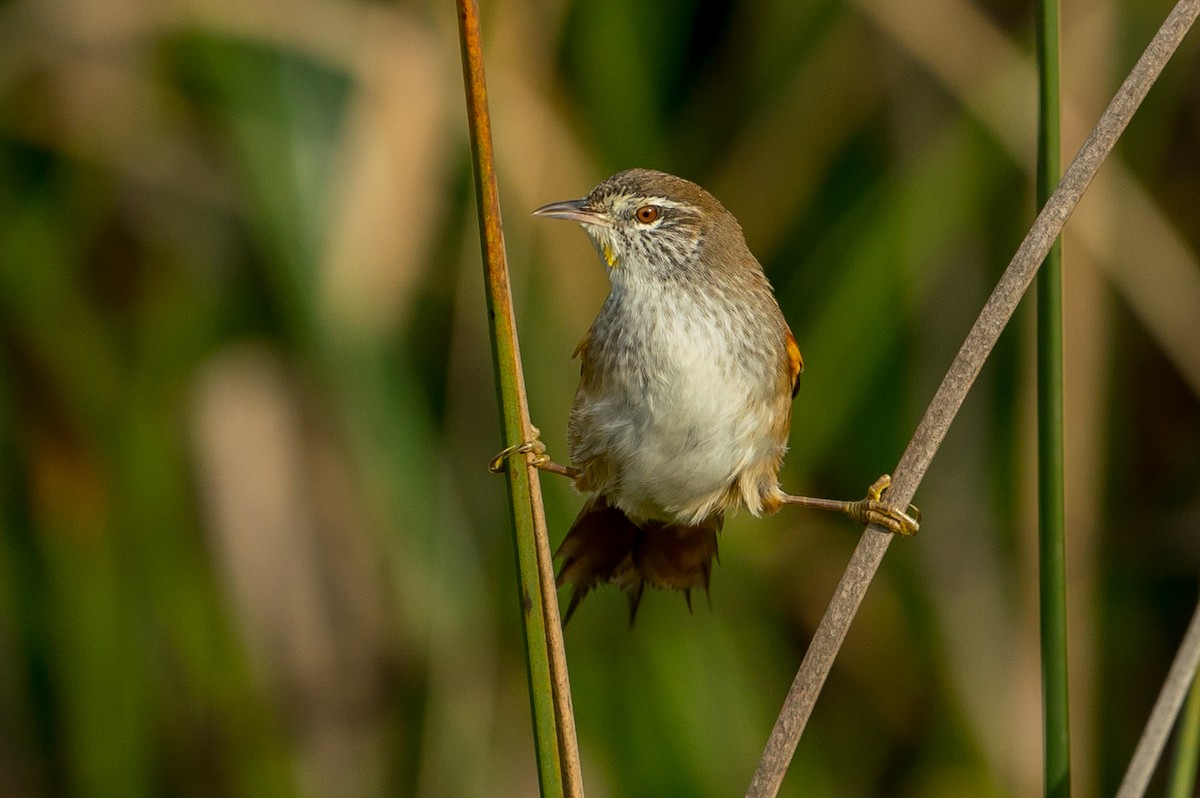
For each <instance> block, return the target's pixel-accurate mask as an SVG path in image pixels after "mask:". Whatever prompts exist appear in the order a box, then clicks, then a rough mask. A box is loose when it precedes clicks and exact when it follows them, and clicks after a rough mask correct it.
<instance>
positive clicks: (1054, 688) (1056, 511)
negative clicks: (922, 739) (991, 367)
mask: <svg viewBox="0 0 1200 798" xmlns="http://www.w3.org/2000/svg"><path fill="white" fill-rule="evenodd" d="M1058 57H1059V3H1058V0H1038V4H1037V62H1038V155H1037V176H1036V181H1035V182H1036V183H1037V204H1038V207H1041V206H1043V205H1044V204H1045V203H1046V201H1047V200H1048V199H1049V198H1050V194H1051V193H1052V192H1053V191H1054V186H1055V184H1057V183H1058V178H1059V174H1060V172H1061V166H1060V163H1059V140H1060V133H1059V130H1060V124H1059V117H1060V103H1059V70H1058ZM1037 404H1038V409H1037V452H1038V477H1037V484H1038V606H1039V611H1040V617H1041V648H1042V652H1041V653H1042V657H1041V659H1042V717H1043V737H1042V745H1043V748H1044V751H1045V753H1044V755H1043V765H1042V767H1043V773H1044V775H1043V779H1044V781H1043V784H1044V792H1045V794H1046V795H1047V796H1051V797H1052V798H1067V796H1069V795H1070V794H1071V746H1070V731H1069V730H1070V726H1069V723H1068V710H1069V706H1070V703H1069V700H1068V695H1069V693H1068V690H1067V556H1066V528H1065V527H1066V524H1065V517H1064V515H1065V510H1064V507H1065V499H1064V496H1063V470H1064V464H1063V318H1062V239H1061V238H1059V239H1056V240H1055V242H1054V246H1052V247H1051V248H1050V252H1049V254H1048V255H1047V256H1046V260H1045V262H1044V263H1042V268H1041V270H1040V271H1039V272H1038V276H1037Z"/></svg>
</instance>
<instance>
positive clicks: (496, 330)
mask: <svg viewBox="0 0 1200 798" xmlns="http://www.w3.org/2000/svg"><path fill="white" fill-rule="evenodd" d="M458 22H459V37H460V40H461V42H462V59H463V82H464V84H465V86H466V92H467V116H468V119H469V122H470V131H471V155H472V160H473V161H474V165H475V198H476V202H477V206H478V208H477V210H478V214H479V237H480V242H481V247H482V249H483V267H484V279H485V281H486V287H487V292H486V293H487V309H488V318H489V319H490V320H491V322H492V326H491V339H492V356H493V362H494V363H495V367H496V388H497V392H498V393H499V400H500V414H501V422H502V425H503V427H504V444H505V446H515V445H517V444H520V443H524V442H526V441H530V440H532V439H533V438H535V437H536V433H535V432H534V428H533V425H532V424H531V423H530V420H529V403H528V400H527V398H526V395H525V378H524V375H523V374H522V370H521V352H520V347H519V345H518V343H517V324H516V318H515V315H514V312H513V305H512V289H511V287H510V284H509V278H508V261H507V258H506V256H505V253H504V232H503V227H502V225H501V220H500V194H499V191H498V189H497V187H496V171H495V159H494V157H493V153H492V129H491V121H490V117H489V113H488V102H487V84H486V82H485V80H484V72H483V40H482V34H481V32H480V28H479V4H478V2H477V1H476V0H458ZM505 473H506V475H507V477H508V488H509V497H510V500H511V509H512V520H513V538H514V542H515V547H516V554H517V581H518V588H519V591H520V593H519V599H520V605H521V620H522V624H523V628H524V632H525V653H526V660H525V661H526V665H527V668H528V676H529V700H530V704H531V710H532V713H533V736H534V744H535V747H536V752H537V765H538V780H539V783H540V785H541V793H542V795H543V796H560V795H566V796H569V798H574V797H575V796H582V795H583V783H582V778H581V775H580V767H579V752H578V745H577V743H576V738H575V720H574V717H573V715H572V711H571V690H570V684H569V682H568V680H567V666H566V655H565V653H564V650H563V638H562V623H561V622H560V620H559V613H558V594H557V592H556V589H555V585H554V569H553V563H552V562H551V554H550V544H549V537H548V535H547V533H546V517H545V513H544V509H543V506H542V492H541V483H540V482H539V480H538V473H537V469H536V468H534V467H533V466H532V465H531V464H530V460H529V458H528V457H527V456H524V455H520V456H516V455H514V456H511V457H507V458H505Z"/></svg>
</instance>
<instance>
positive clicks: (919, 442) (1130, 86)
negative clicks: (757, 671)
mask: <svg viewBox="0 0 1200 798" xmlns="http://www.w3.org/2000/svg"><path fill="white" fill-rule="evenodd" d="M1198 13H1200V0H1179V2H1178V3H1177V4H1176V5H1175V7H1174V9H1172V11H1171V13H1170V14H1169V15H1168V16H1167V19H1166V21H1165V22H1163V25H1162V27H1161V28H1159V30H1158V33H1156V34H1155V36H1154V38H1153V39H1152V40H1151V42H1150V44H1149V45H1147V47H1146V51H1145V52H1144V53H1142V56H1141V58H1139V59H1138V62H1137V63H1136V64H1135V65H1134V67H1133V70H1132V71H1131V72H1130V73H1129V76H1128V77H1127V78H1126V79H1125V82H1124V83H1122V84H1121V88H1120V89H1119V90H1118V91H1117V94H1116V96H1115V97H1114V98H1113V100H1112V102H1111V103H1109V106H1108V108H1107V109H1105V111H1104V114H1103V115H1102V116H1101V117H1100V120H1099V121H1098V122H1097V123H1096V127H1095V128H1094V129H1093V130H1092V132H1091V134H1090V135H1089V136H1088V138H1087V140H1086V141H1085V142H1084V143H1083V146H1082V147H1081V148H1080V150H1079V152H1078V154H1076V156H1075V158H1074V160H1072V161H1071V164H1070V166H1068V167H1067V171H1066V172H1065V173H1064V174H1063V178H1062V180H1061V181H1060V182H1059V184H1058V188H1056V189H1055V190H1054V193H1053V194H1052V195H1051V196H1050V199H1049V201H1048V202H1047V203H1046V205H1045V206H1044V207H1043V208H1042V210H1041V212H1040V213H1039V214H1038V217H1037V219H1036V221H1035V222H1034V224H1033V227H1032V228H1031V229H1030V231H1029V233H1028V234H1026V236H1025V239H1024V240H1023V241H1022V242H1021V245H1020V247H1018V249H1017V252H1016V254H1015V255H1013V258H1012V261H1010V262H1009V265H1008V268H1007V269H1005V272H1004V275H1003V276H1002V277H1001V278H1000V282H999V283H998V284H997V286H996V288H995V290H994V291H993V292H992V295H991V296H990V297H989V298H988V301H987V304H985V305H984V308H983V311H982V312H981V313H980V315H979V318H978V319H977V320H976V321H975V324H974V325H973V326H972V327H971V331H970V332H969V333H968V334H967V338H966V340H965V341H964V342H963V345H962V348H961V349H959V352H958V354H957V355H956V356H955V358H954V361H953V363H951V364H950V369H949V371H948V372H947V373H946V376H945V378H944V379H943V380H942V384H941V385H940V386H939V387H938V390H937V394H936V395H935V396H934V398H933V401H932V402H931V403H930V405H929V407H928V408H927V409H926V411H925V415H924V417H922V419H921V423H920V424H919V425H918V426H917V431H916V432H915V433H914V435H913V438H912V440H911V441H909V444H908V448H907V449H905V451H904V455H903V456H902V457H901V458H900V463H899V465H897V466H896V470H895V472H894V474H893V477H894V479H893V482H892V487H891V490H890V491H889V493H888V494H887V499H888V501H889V502H890V503H891V504H892V506H894V507H900V508H903V507H906V506H907V505H908V503H909V502H911V501H912V498H913V494H914V493H916V490H917V487H918V486H919V485H920V483H921V480H922V478H924V476H925V471H926V470H927V469H928V468H929V464H930V462H932V460H933V456H934V454H936V452H937V450H938V447H939V446H941V443H942V440H943V439H944V438H945V436H946V432H947V430H948V429H949V427H950V423H951V422H952V421H953V420H954V416H955V415H956V414H957V413H958V409H959V407H961V406H962V403H963V400H964V399H965V398H966V395H967V391H969V390H970V388H971V385H972V383H974V381H975V377H976V376H977V375H978V374H979V370H980V369H981V368H982V367H983V363H984V361H985V360H987V357H988V355H989V354H990V353H991V351H992V348H993V347H994V346H995V344H996V341H997V339H998V338H999V337H1000V333H1001V331H1003V329H1004V327H1005V325H1006V324H1007V323H1008V320H1009V318H1010V317H1011V316H1012V314H1013V311H1014V310H1015V309H1016V307H1017V303H1018V302H1019V301H1020V299H1021V297H1022V296H1023V295H1024V293H1025V291H1026V289H1028V287H1029V284H1030V283H1031V282H1032V281H1033V277H1034V274H1035V273H1036V272H1037V269H1038V265H1039V264H1040V263H1041V262H1042V261H1043V260H1044V259H1045V257H1046V254H1047V253H1048V252H1049V251H1050V247H1051V245H1052V244H1053V242H1054V240H1055V239H1056V238H1057V237H1058V235H1059V233H1060V232H1062V228H1063V226H1064V225H1065V224H1066V221H1067V218H1068V217H1069V216H1070V215H1071V212H1072V211H1073V210H1074V209H1075V206H1076V205H1077V204H1078V203H1079V198H1080V197H1081V196H1082V195H1083V192H1084V190H1086V189H1087V187H1088V185H1089V184H1090V183H1091V181H1092V178H1094V177H1095V176H1096V172H1097V171H1098V170H1099V169H1100V165H1101V164H1102V163H1103V162H1104V160H1105V158H1107V157H1108V154H1109V153H1110V152H1111V151H1112V148H1113V146H1114V145H1115V144H1116V141H1117V139H1118V138H1119V137H1120V135H1121V133H1122V132H1123V131H1124V130H1125V127H1126V126H1127V125H1128V124H1129V120H1130V119H1132V118H1133V114H1134V112H1135V111H1136V110H1137V108H1138V106H1139V105H1140V104H1141V102H1142V100H1143V99H1145V97H1146V93H1147V92H1149V90H1150V87H1151V86H1152V85H1153V84H1154V81H1155V79H1156V78H1157V77H1158V75H1159V73H1160V72H1162V69H1163V67H1164V66H1165V65H1166V63H1167V61H1169V60H1170V58H1171V56H1172V55H1173V54H1174V52H1175V50H1176V48H1178V46H1179V43H1180V42H1181V41H1182V40H1183V37H1184V35H1185V34H1186V33H1187V31H1188V29H1189V28H1190V27H1191V26H1192V23H1194V22H1195V20H1196V16H1197V14H1198ZM890 542H891V536H890V535H888V534H886V533H885V532H883V531H882V530H881V529H880V528H879V527H876V526H871V527H868V528H867V529H866V531H864V532H863V536H862V538H861V539H860V540H859V543H858V546H857V548H856V549H855V550H854V555H853V556H852V557H851V558H850V563H849V564H848V565H847V566H846V572H845V573H844V574H843V575H842V579H841V582H839V583H838V586H837V589H836V591H835V593H834V597H833V600H832V601H831V602H830V604H829V607H828V609H827V610H826V611H825V615H824V617H822V618H821V623H820V625H819V626H818V627H817V631H816V633H815V634H814V635H813V640H812V643H811V644H810V645H809V648H808V651H807V652H806V653H805V655H804V660H803V662H802V663H801V665H800V669H799V671H798V672H797V673H796V678H795V679H794V680H793V682H792V686H791V688H790V689H789V691H788V695H787V698H786V699H785V700H784V704H783V708H782V709H781V710H780V713H779V718H778V720H776V722H775V726H774V728H773V729H772V730H771V736H770V738H769V739H768V741H767V745H766V748H765V750H764V751H763V756H762V759H761V760H760V761H759V764H758V768H757V769H756V771H755V773H754V778H753V780H752V781H751V783H750V788H749V790H748V791H747V793H746V794H747V796H755V797H757V796H774V795H776V794H778V792H779V787H780V785H781V784H782V783H783V777H784V774H785V773H786V772H787V768H788V765H789V764H790V763H791V760H792V755H793V754H794V753H795V751H796V745H797V744H798V743H799V741H800V735H801V733H802V732H803V731H804V727H805V725H806V724H807V723H808V718H809V716H810V715H811V714H812V709H813V706H814V705H815V704H816V700H817V695H818V694H819V693H820V691H821V687H822V686H823V685H824V683H825V679H826V677H827V676H828V675H829V671H830V668H832V667H833V660H834V657H836V656H837V652H838V649H839V648H841V645H842V641H843V640H845V638H846V633H847V632H848V631H849V629H850V623H851V622H852V621H853V620H854V615H855V613H856V612H857V611H858V607H859V605H860V604H861V603H862V599H863V596H864V595H865V594H866V591H867V587H868V586H869V585H870V582H871V579H872V578H873V577H874V575H875V572H876V570H878V568H879V563H880V562H881V561H882V560H883V555H884V554H885V553H886V552H887V547H888V544H889V543H890Z"/></svg>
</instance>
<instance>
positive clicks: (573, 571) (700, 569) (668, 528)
mask: <svg viewBox="0 0 1200 798" xmlns="http://www.w3.org/2000/svg"><path fill="white" fill-rule="evenodd" d="M723 523H724V516H723V515H721V514H720V513H718V514H716V515H714V516H712V517H710V518H706V519H705V520H704V521H701V522H700V523H699V524H696V525H694V526H685V525H683V524H669V523H664V522H662V521H646V522H644V523H642V524H636V523H634V522H633V521H631V520H630V519H629V518H628V516H626V515H625V513H623V512H621V511H620V510H618V509H617V508H616V507H610V506H609V504H608V502H607V501H606V500H605V498H604V497H603V496H593V497H592V498H591V499H589V500H588V503H587V504H585V505H584V506H583V509H582V510H581V511H580V512H579V517H578V518H576V519H575V523H574V524H572V525H571V530H570V531H569V532H567V537H566V538H565V539H564V540H563V542H562V545H560V546H559V547H558V551H557V552H555V554H554V556H555V557H561V558H562V561H563V563H562V570H561V571H559V572H558V585H559V587H562V586H563V585H564V584H566V583H568V582H569V583H570V584H571V585H572V587H573V588H574V589H573V590H572V591H571V601H570V603H569V604H568V605H567V612H566V614H565V615H564V616H563V625H564V626H565V625H566V623H567V621H569V620H571V616H572V615H573V614H574V613H575V609H576V608H577V607H578V606H579V602H580V601H582V600H583V597H584V596H586V595H587V594H588V592H589V591H590V590H591V589H592V588H594V587H596V586H597V585H602V584H604V583H606V582H615V583H616V584H617V585H618V586H620V588H621V589H622V590H624V591H625V595H626V596H627V597H628V598H629V625H630V626H633V621H634V619H635V618H636V617H637V610H638V605H639V604H640V603H641V600H642V592H643V591H644V590H645V587H646V585H650V586H651V587H658V588H666V589H670V590H679V591H682V592H683V596H684V600H685V601H687V605H688V611H691V609H692V588H694V587H702V588H704V592H705V594H706V595H707V593H708V580H709V576H710V575H711V574H712V563H713V560H714V559H717V533H718V532H720V531H721V525H722V524H723Z"/></svg>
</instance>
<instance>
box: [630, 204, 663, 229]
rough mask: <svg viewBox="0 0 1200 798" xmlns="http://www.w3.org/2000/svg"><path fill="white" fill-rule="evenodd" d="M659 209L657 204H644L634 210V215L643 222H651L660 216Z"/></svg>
mask: <svg viewBox="0 0 1200 798" xmlns="http://www.w3.org/2000/svg"><path fill="white" fill-rule="evenodd" d="M658 214H659V210H658V206H657V205H643V206H642V207H640V208H638V209H637V211H636V212H634V214H633V215H634V217H635V218H636V219H637V220H638V221H639V222H641V223H642V224H650V223H651V222H653V221H654V220H655V219H657V218H658Z"/></svg>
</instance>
